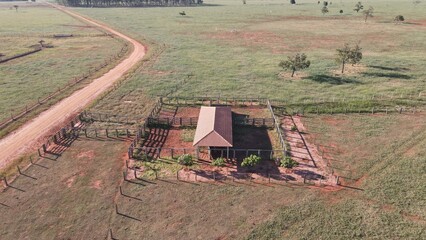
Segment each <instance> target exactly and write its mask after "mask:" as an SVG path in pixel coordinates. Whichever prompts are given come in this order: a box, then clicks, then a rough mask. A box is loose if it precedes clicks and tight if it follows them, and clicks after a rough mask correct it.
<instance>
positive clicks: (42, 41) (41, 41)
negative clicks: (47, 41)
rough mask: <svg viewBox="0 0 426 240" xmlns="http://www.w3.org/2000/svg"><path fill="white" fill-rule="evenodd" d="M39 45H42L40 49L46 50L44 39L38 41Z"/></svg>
mask: <svg viewBox="0 0 426 240" xmlns="http://www.w3.org/2000/svg"><path fill="white" fill-rule="evenodd" d="M38 43H39V44H40V47H41V48H44V40H43V39H42V40H40V41H38Z"/></svg>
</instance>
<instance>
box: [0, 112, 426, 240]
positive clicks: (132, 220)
mask: <svg viewBox="0 0 426 240" xmlns="http://www.w3.org/2000/svg"><path fill="white" fill-rule="evenodd" d="M424 117H425V116H424V115H419V116H411V115H392V116H384V115H382V116H379V115H377V116H367V115H348V116H343V115H335V116H319V117H317V116H310V117H309V118H304V120H303V121H304V123H305V124H306V125H307V126H308V127H307V131H306V133H305V135H306V136H308V139H309V140H310V141H314V142H315V143H316V144H321V145H325V146H333V147H334V148H348V149H354V150H355V151H352V152H355V153H356V152H359V154H358V155H356V154H354V155H353V156H352V157H347V155H346V154H339V152H340V151H335V152H331V151H330V152H328V153H327V154H328V155H329V156H330V157H333V159H335V160H336V162H337V160H339V161H342V162H345V161H346V160H347V161H348V162H347V163H350V165H351V166H352V169H353V171H354V172H355V170H356V174H357V176H354V175H352V176H350V177H351V178H353V179H355V178H358V180H354V181H351V180H350V179H347V180H346V179H344V180H343V182H342V184H343V185H345V186H347V187H342V188H340V189H333V188H315V187H307V186H305V187H304V186H300V185H297V186H296V185H291V184H280V185H278V184H277V185H274V184H272V185H264V184H258V183H248V182H235V183H233V182H226V183H216V184H213V183H187V182H177V181H175V180H173V179H170V180H167V179H164V180H162V181H142V180H132V182H124V183H121V182H122V176H121V170H122V168H123V165H124V162H123V161H124V159H125V157H126V146H127V145H128V143H125V142H118V141H112V140H108V139H106V138H104V137H103V138H98V139H95V138H89V139H85V138H84V137H82V138H81V139H79V140H77V141H75V142H74V143H73V144H72V146H71V147H70V148H69V149H67V150H66V151H65V152H64V153H63V154H62V156H60V157H59V158H57V160H56V161H52V160H49V159H47V158H45V159H42V160H40V161H39V162H38V164H39V165H41V166H44V167H48V168H49V169H46V168H43V167H40V166H37V165H33V166H31V167H30V168H29V169H28V170H26V171H25V174H26V175H28V176H30V177H35V178H37V180H34V179H31V178H29V177H25V176H20V177H19V178H18V179H17V180H16V181H15V182H13V183H12V186H13V187H15V188H9V189H8V190H7V191H6V192H3V193H1V194H0V203H1V204H2V205H1V207H2V211H3V212H4V213H5V214H2V215H0V220H1V221H2V222H3V223H4V224H3V227H2V228H1V229H0V231H1V234H2V236H3V237H4V239H14V238H16V237H19V238H25V237H32V238H65V239H67V238H71V239H73V238H76V239H79V238H80V237H82V236H85V237H90V238H92V239H103V238H104V237H105V235H106V234H107V231H108V229H112V231H113V234H114V237H116V238H118V239H152V238H161V239H198V238H201V239H218V238H220V239H283V238H285V239H287V238H290V239H312V238H318V239H348V238H355V239H361V238H363V239H365V238H368V239H372V238H379V239H384V238H385V239H423V238H425V237H426V235H425V231H424V228H425V227H426V220H425V219H426V211H425V209H424V205H425V203H426V202H425V197H426V196H425V195H424V191H423V185H424V182H425V178H424V174H423V173H424V169H425V162H424V156H425V154H426V152H425V149H426V140H425V139H426V135H425V134H426V124H425V123H424V121H422V119H424ZM402 123H404V124H405V125H404V127H399V128H396V127H395V126H401V124H402ZM361 126H362V127H361ZM396 129H397V130H396ZM398 129H399V130H398ZM398 131H399V132H403V134H397V133H398ZM360 137H362V139H366V138H368V137H371V138H372V139H371V141H370V140H365V141H366V142H365V143H362V144H361V145H360V144H359V142H360V140H359V138H360ZM363 147H365V148H367V149H363ZM367 151H371V152H373V151H374V153H372V154H364V153H366V152H367ZM165 167H166V168H167V167H169V168H170V166H165ZM335 167H336V168H337V167H339V166H338V165H335ZM338 173H339V174H341V175H342V176H345V177H347V175H345V172H338ZM120 184H122V190H123V194H124V195H120V194H117V192H118V186H119V185H120ZM17 189H21V190H23V191H25V192H23V191H20V190H17ZM114 203H117V206H118V210H119V214H116V213H115V209H114ZM7 206H8V207H7ZM10 216H13V217H10ZM39 216H43V217H42V218H41V217H39ZM47 226H49V227H47ZM165 226H166V227H165Z"/></svg>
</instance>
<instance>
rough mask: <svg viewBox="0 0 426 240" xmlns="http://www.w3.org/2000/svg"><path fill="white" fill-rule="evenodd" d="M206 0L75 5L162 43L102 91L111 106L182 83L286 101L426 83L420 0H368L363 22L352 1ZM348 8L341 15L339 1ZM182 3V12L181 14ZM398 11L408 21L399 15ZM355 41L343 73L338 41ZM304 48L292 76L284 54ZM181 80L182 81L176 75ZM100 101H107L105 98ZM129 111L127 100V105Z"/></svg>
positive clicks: (410, 88) (190, 88) (188, 89)
mask: <svg viewBox="0 0 426 240" xmlns="http://www.w3.org/2000/svg"><path fill="white" fill-rule="evenodd" d="M298 2H299V4H298V5H295V6H291V5H290V4H287V3H282V1H274V0H271V1H249V2H248V3H247V4H246V5H242V3H241V1H237V0H235V1H206V3H207V4H210V5H208V6H204V7H192V8H154V9H152V8H148V9H144V8H136V9H126V15H122V14H121V13H122V9H75V10H76V11H78V12H80V13H83V14H86V15H88V16H91V17H94V18H96V19H101V20H102V21H105V22H107V23H108V24H110V25H112V26H115V27H116V28H117V29H120V30H121V31H123V32H125V33H127V34H130V35H132V36H134V37H136V38H138V39H140V40H141V41H143V42H145V43H147V44H148V46H149V48H150V49H151V50H152V52H155V51H156V50H158V49H161V50H162V51H164V52H163V53H162V54H161V55H160V56H159V57H153V58H152V60H148V62H150V64H147V66H146V67H144V68H143V69H140V70H139V73H138V74H135V76H134V77H133V78H132V80H131V81H129V82H128V83H127V84H126V85H124V86H123V87H122V89H121V90H120V91H118V92H117V93H116V94H113V95H111V96H110V97H109V98H108V99H107V101H108V102H109V103H110V104H113V105H117V109H123V108H126V107H127V106H128V105H126V104H125V103H123V101H122V102H121V103H120V99H122V98H123V97H125V98H127V94H129V96H128V98H129V99H137V97H135V96H140V95H141V94H148V95H158V94H164V93H167V92H168V91H169V89H170V88H171V87H174V86H175V85H179V87H180V88H179V91H178V93H177V94H179V95H186V96H191V95H206V94H207V95H218V94H222V95H232V94H236V95H240V96H245V95H255V96H258V95H262V96H265V97H269V98H276V99H289V100H292V101H297V100H302V99H309V98H314V99H316V98H323V97H343V96H346V97H348V96H351V97H360V98H362V97H365V96H370V97H371V96H373V95H376V96H377V95H379V94H386V95H391V94H412V95H414V96H417V95H418V94H419V93H420V92H422V91H423V95H424V88H425V86H426V85H425V80H424V79H425V75H426V72H425V70H424V68H423V65H424V64H425V58H424V57H423V55H422V52H423V51H424V50H425V45H424V43H423V39H424V38H425V37H426V36H425V31H423V30H424V29H425V26H426V25H425V18H424V16H423V15H422V13H423V12H424V11H425V8H426V4H424V3H421V4H419V5H417V6H414V5H413V4H412V3H411V2H410V3H409V2H404V3H402V2H400V1H374V2H373V1H364V2H363V3H364V5H365V6H366V8H367V7H368V6H370V5H372V6H373V7H374V8H375V14H374V15H375V17H373V18H371V19H368V21H367V23H364V20H363V16H362V14H361V13H359V14H357V13H356V12H354V11H352V9H353V6H354V5H355V3H356V1H344V2H341V1H335V2H333V4H332V5H331V6H329V10H330V13H329V14H327V15H325V16H323V15H322V14H321V11H320V8H321V5H318V4H317V3H316V1H298ZM340 9H343V10H344V14H342V15H340V14H339V13H338V11H339V10H340ZM182 10H185V12H186V13H187V16H180V15H179V14H178V12H179V11H182ZM398 14H402V15H404V17H405V18H406V23H404V24H395V23H394V22H393V18H394V16H396V15H398ZM345 42H349V43H352V44H353V43H357V42H360V45H361V47H362V48H363V54H364V59H363V60H362V64H361V65H360V66H359V67H357V68H354V69H349V71H348V72H347V73H346V74H345V75H343V76H341V75H340V74H339V73H338V71H339V69H340V66H339V65H338V64H336V63H335V61H334V55H335V52H336V51H335V49H336V48H339V47H341V46H343V44H344V43H345ZM295 52H305V53H306V54H307V55H308V57H309V59H310V60H311V62H312V64H311V67H310V68H309V69H307V70H306V71H304V72H299V73H296V74H297V75H298V76H297V77H295V78H293V79H291V78H290V77H288V76H287V74H282V72H283V71H282V70H281V69H280V68H279V67H278V63H279V61H280V60H281V59H285V58H286V56H288V55H291V54H294V53H295ZM182 80H186V83H185V84H180V81H182ZM99 109H105V110H107V108H106V104H105V106H104V105H100V106H99ZM128 109H129V111H132V110H133V109H132V108H128Z"/></svg>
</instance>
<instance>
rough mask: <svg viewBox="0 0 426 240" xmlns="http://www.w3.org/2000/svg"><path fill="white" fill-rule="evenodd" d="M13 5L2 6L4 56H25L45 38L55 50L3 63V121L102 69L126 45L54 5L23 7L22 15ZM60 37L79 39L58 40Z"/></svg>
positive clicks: (0, 37) (0, 36)
mask: <svg viewBox="0 0 426 240" xmlns="http://www.w3.org/2000/svg"><path fill="white" fill-rule="evenodd" d="M13 4H15V3H1V4H0V13H1V15H2V21H1V22H0V53H2V54H4V55H5V57H10V56H13V55H16V54H20V53H24V52H27V51H29V50H31V49H33V48H31V46H34V45H36V46H38V45H39V43H38V42H39V41H40V40H44V41H45V44H51V45H53V46H54V48H45V49H43V50H42V51H40V52H37V53H35V54H33V55H29V56H26V57H22V58H19V59H15V60H12V61H9V62H5V63H2V64H0V76H1V78H0V86H1V87H0V121H2V120H5V119H6V118H10V116H11V113H13V114H15V115H16V114H17V113H18V112H19V111H22V109H25V106H26V105H28V106H30V105H32V104H34V103H36V102H37V99H39V98H44V97H45V96H47V95H49V94H50V93H53V92H55V91H57V90H58V88H63V87H64V86H65V85H66V84H67V83H68V82H70V81H72V80H73V79H74V78H76V77H80V76H81V75H82V74H86V73H87V72H88V71H89V70H91V69H93V68H94V67H98V66H99V65H100V64H101V63H104V62H105V60H107V59H109V58H110V57H112V56H114V55H116V54H117V53H118V52H119V51H120V50H121V48H122V45H123V44H122V43H121V42H119V41H117V40H115V39H113V38H111V37H108V36H102V35H103V33H102V32H100V31H98V30H97V29H95V28H93V27H91V26H88V25H86V24H84V23H82V22H80V21H77V20H75V19H73V18H71V17H69V16H68V15H66V14H64V13H62V12H60V11H58V10H55V9H53V8H51V7H46V6H42V5H40V4H29V3H19V4H18V5H19V6H20V7H19V9H18V12H16V11H15V10H14V9H13V10H10V9H9V7H10V6H12V5H13ZM55 34H74V35H75V37H72V38H53V35H55ZM86 82H87V81H86ZM81 85H84V82H82V84H81Z"/></svg>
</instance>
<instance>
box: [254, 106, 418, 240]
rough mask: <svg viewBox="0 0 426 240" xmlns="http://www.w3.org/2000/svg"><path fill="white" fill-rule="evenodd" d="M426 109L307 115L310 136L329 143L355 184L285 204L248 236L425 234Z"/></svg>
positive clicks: (339, 169)
mask: <svg viewBox="0 0 426 240" xmlns="http://www.w3.org/2000/svg"><path fill="white" fill-rule="evenodd" d="M424 117H425V115H424V114H423V115H419V116H408V115H393V116H384V115H383V116H375V117H374V116H365V115H351V116H343V115H337V116H326V117H313V116H312V117H310V118H307V119H305V120H304V123H305V124H306V125H307V126H308V131H307V136H308V139H309V140H311V141H312V140H313V141H314V142H315V143H316V144H320V145H322V146H326V147H328V150H326V155H327V156H328V157H329V158H330V159H333V160H334V161H332V165H333V166H334V167H335V170H336V172H337V174H339V175H341V176H343V177H344V178H343V181H342V182H343V183H342V184H343V185H346V186H349V187H350V188H347V189H346V190H344V191H339V192H329V193H323V194H320V195H316V196H315V197H314V198H307V199H305V200H303V201H300V202H299V203H298V204H296V205H295V206H292V207H284V208H282V209H280V210H279V211H278V212H277V213H276V215H275V217H274V219H273V220H271V221H268V222H267V223H265V224H262V226H259V227H258V228H257V229H255V230H254V231H253V232H252V233H251V234H250V236H249V239H279V238H282V237H288V238H291V239H310V238H313V237H314V238H321V239H348V238H350V239H361V238H363V239H365V238H367V239H375V238H378V239H423V238H425V237H426V235H425V234H426V233H425V232H424V229H425V227H426V220H425V219H426V211H425V208H424V206H425V204H426V201H425V197H426V195H425V191H423V190H422V189H423V188H424V183H425V181H426V179H425V176H424V174H423V173H424V171H425V169H426V165H425V161H424V156H425V155H426V152H425V150H424V149H426V140H425V139H426V138H425V136H426V124H425V122H424ZM343 165H344V166H343ZM422 172H423V173H422ZM351 189H352V190H351Z"/></svg>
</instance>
